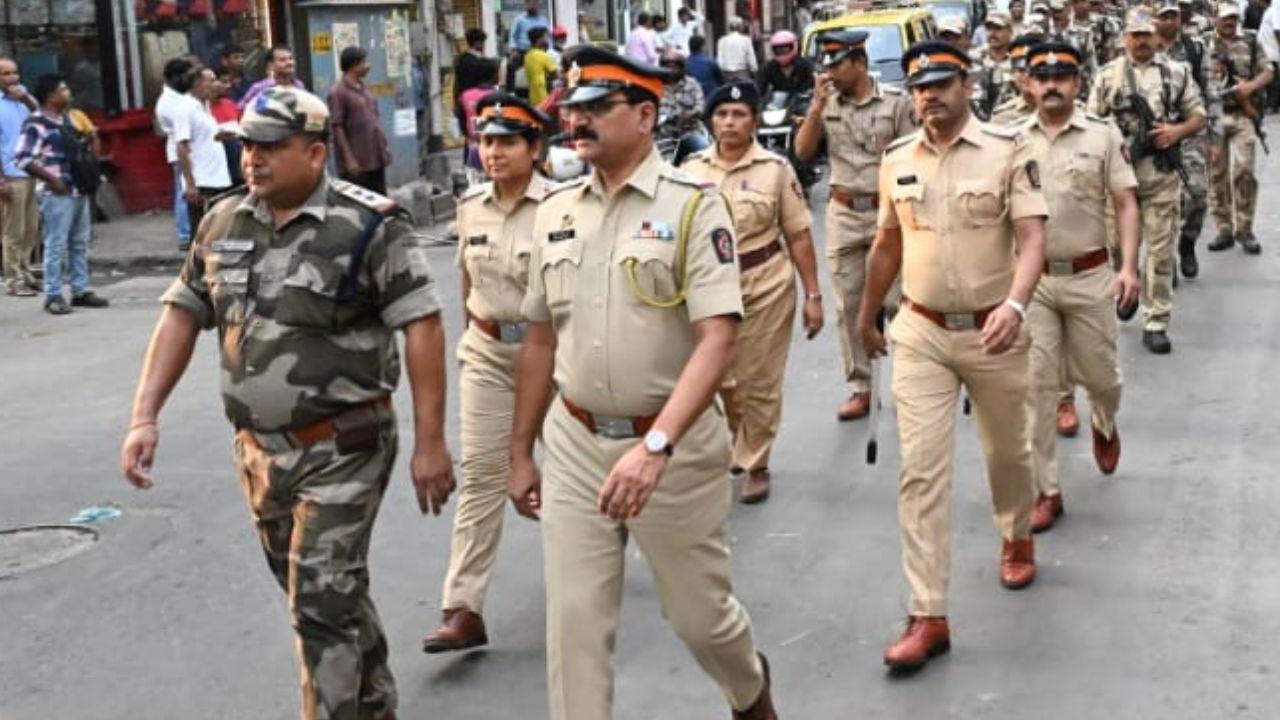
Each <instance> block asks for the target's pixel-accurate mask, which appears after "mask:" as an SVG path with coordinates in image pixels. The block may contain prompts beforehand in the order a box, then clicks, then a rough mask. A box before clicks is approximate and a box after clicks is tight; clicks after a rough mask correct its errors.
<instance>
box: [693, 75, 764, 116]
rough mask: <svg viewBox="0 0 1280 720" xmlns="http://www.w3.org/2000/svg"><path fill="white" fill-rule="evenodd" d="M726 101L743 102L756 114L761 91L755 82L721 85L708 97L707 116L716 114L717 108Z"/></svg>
mask: <svg viewBox="0 0 1280 720" xmlns="http://www.w3.org/2000/svg"><path fill="white" fill-rule="evenodd" d="M725 103H742V104H744V105H746V106H747V107H748V108H750V109H751V114H753V115H754V114H755V113H756V110H757V109H758V108H759V105H760V91H759V90H758V89H756V84H755V83H753V82H738V83H730V84H728V85H721V86H720V87H718V88H716V89H715V92H713V93H711V96H710V97H708V98H707V102H706V106H705V108H704V109H705V112H706V114H707V117H711V116H712V115H713V114H715V111H716V108H718V107H720V106H721V105H724V104H725Z"/></svg>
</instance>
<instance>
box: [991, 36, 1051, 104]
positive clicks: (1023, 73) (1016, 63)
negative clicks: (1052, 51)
mask: <svg viewBox="0 0 1280 720" xmlns="http://www.w3.org/2000/svg"><path fill="white" fill-rule="evenodd" d="M1041 39H1042V36H1040V35H1019V36H1018V37H1017V38H1014V41H1013V47H1012V49H1011V50H1010V51H1009V69H1010V71H1011V72H1010V74H1009V76H1008V77H1009V80H1008V84H1006V86H1005V87H1004V89H1003V90H1002V91H1001V94H1000V97H1001V99H1002V101H1001V102H1000V104H999V105H996V108H995V109H994V110H992V111H991V123H992V124H993V125H1012V124H1014V123H1016V122H1018V121H1020V120H1023V119H1025V118H1027V117H1030V116H1031V114H1032V113H1034V112H1035V111H1036V108H1035V105H1034V104H1033V100H1032V98H1031V95H1030V94H1029V92H1028V89H1027V83H1028V79H1027V52H1028V51H1029V50H1030V49H1031V48H1032V46H1034V45H1037V44H1039V43H1040V40H1041Z"/></svg>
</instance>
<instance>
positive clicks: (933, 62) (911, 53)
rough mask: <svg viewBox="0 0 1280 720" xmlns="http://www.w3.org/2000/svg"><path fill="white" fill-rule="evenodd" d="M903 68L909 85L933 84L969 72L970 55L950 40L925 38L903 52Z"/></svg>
mask: <svg viewBox="0 0 1280 720" xmlns="http://www.w3.org/2000/svg"><path fill="white" fill-rule="evenodd" d="M902 70H903V72H905V73H906V75H907V87H909V88H914V87H919V86H921V85H932V84H934V83H939V82H943V81H945V80H950V79H951V78H953V77H957V76H963V75H965V74H967V73H968V72H969V55H968V54H967V53H965V51H963V50H961V49H960V48H958V47H956V46H955V45H952V44H951V43H949V42H945V41H942V40H925V41H923V42H918V43H916V44H915V45H912V46H911V47H910V48H909V49H908V50H907V52H906V53H905V54H903V56H902Z"/></svg>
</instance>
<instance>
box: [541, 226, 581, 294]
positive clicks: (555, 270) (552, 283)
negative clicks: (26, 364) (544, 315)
mask: <svg viewBox="0 0 1280 720" xmlns="http://www.w3.org/2000/svg"><path fill="white" fill-rule="evenodd" d="M581 265H582V240H581V239H579V238H576V237H575V238H568V239H565V240H559V241H556V242H551V243H547V244H546V245H543V246H542V263H541V265H539V267H538V272H539V273H541V274H542V284H543V286H544V287H545V288H546V289H547V307H549V308H554V307H557V306H560V305H566V304H568V303H569V302H570V301H571V300H573V293H574V291H575V290H576V289H577V287H578V271H579V269H580V268H581Z"/></svg>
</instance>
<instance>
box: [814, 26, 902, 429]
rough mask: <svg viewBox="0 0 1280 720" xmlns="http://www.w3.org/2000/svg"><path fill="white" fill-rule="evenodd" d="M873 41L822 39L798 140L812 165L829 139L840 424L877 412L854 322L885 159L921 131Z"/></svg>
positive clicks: (850, 36) (844, 36) (838, 35)
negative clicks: (878, 60) (844, 394)
mask: <svg viewBox="0 0 1280 720" xmlns="http://www.w3.org/2000/svg"><path fill="white" fill-rule="evenodd" d="M866 41H867V33H866V32H865V31H862V30H843V31H839V32H831V33H825V34H823V35H822V36H820V37H819V38H818V44H819V47H820V50H821V55H820V56H819V62H820V63H821V65H822V67H823V71H822V72H821V73H819V74H818V76H817V77H816V78H815V80H814V97H813V104H812V105H810V106H809V114H808V116H807V117H806V118H805V120H804V122H803V123H801V125H800V130H799V131H798V132H797V133H796V157H798V158H800V160H801V161H808V160H810V159H812V158H813V157H814V156H815V155H816V154H817V152H818V147H819V145H820V143H821V141H822V139H823V138H826V141H827V157H828V159H829V161H830V164H831V185H830V188H831V201H830V202H829V203H828V204H827V216H826V228H827V265H828V267H829V268H830V270H831V280H832V285H834V286H835V287H834V289H835V295H836V322H837V324H838V326H839V327H838V330H839V333H840V348H841V350H842V351H843V356H844V372H845V381H846V383H847V384H848V389H849V396H848V398H847V399H846V400H845V401H844V402H843V403H842V404H841V405H840V408H839V410H838V411H837V413H836V416H837V417H838V418H839V419H841V420H854V419H857V418H860V417H863V416H865V415H866V414H867V413H868V412H869V411H870V409H871V384H870V381H871V363H870V360H869V359H868V357H867V352H866V349H865V348H864V347H863V346H862V338H860V337H859V336H858V330H857V327H856V326H855V325H854V322H855V320H856V319H857V317H858V305H859V303H860V302H861V301H862V289H863V286H864V285H865V281H866V274H867V251H868V249H870V247H871V240H872V239H873V238H874V237H875V221H876V205H877V204H878V202H879V194H878V192H877V188H876V184H875V183H876V172H877V170H878V168H879V167H880V155H881V153H883V152H884V149H885V147H887V146H888V145H889V143H890V142H892V141H893V140H894V139H895V138H899V137H902V136H903V135H906V134H908V133H910V132H911V131H912V130H913V129H914V128H915V123H914V121H913V120H912V117H911V103H910V101H909V100H908V99H907V96H906V95H905V94H903V92H902V91H901V90H898V89H897V88H894V87H890V86H888V85H882V84H881V83H880V82H879V81H877V80H876V79H875V78H874V77H872V75H871V74H870V73H869V72H868V71H867V50H866V45H865V43H866Z"/></svg>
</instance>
